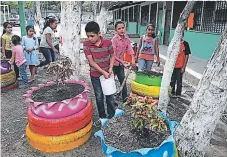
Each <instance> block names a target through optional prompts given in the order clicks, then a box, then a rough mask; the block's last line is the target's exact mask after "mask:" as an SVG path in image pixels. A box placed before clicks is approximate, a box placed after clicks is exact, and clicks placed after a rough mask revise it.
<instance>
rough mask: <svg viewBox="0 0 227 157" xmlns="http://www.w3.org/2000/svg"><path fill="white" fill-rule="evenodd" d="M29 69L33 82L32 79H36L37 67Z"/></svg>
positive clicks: (32, 66) (33, 66) (30, 66)
mask: <svg viewBox="0 0 227 157" xmlns="http://www.w3.org/2000/svg"><path fill="white" fill-rule="evenodd" d="M29 69H30V73H31V80H32V79H34V77H35V72H36V68H35V65H29Z"/></svg>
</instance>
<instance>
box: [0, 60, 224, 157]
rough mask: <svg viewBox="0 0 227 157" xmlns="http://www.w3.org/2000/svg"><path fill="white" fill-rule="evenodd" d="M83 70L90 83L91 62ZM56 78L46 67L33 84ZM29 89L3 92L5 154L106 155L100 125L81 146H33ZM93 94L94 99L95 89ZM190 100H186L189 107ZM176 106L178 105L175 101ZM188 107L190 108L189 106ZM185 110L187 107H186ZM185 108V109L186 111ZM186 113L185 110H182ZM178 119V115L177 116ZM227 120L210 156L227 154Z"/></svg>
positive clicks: (31, 156)
mask: <svg viewBox="0 0 227 157" xmlns="http://www.w3.org/2000/svg"><path fill="white" fill-rule="evenodd" d="M82 63H84V64H83V65H82V69H83V70H82V71H81V72H80V74H82V75H81V78H82V80H84V81H86V82H88V83H89V84H90V78H89V75H88V65H87V64H86V63H85V62H82ZM134 77H135V75H134V74H133V73H132V74H130V76H129V79H128V81H127V83H128V86H129V84H130V82H131V80H132V79H134ZM50 80H54V78H53V77H52V76H49V75H46V74H45V70H40V71H39V73H38V76H37V80H36V81H35V83H33V86H35V85H37V84H39V83H43V82H47V81H50ZM20 83H21V82H20ZM25 92H26V90H25V89H15V90H12V91H9V92H7V93H2V94H1V113H2V114H1V124H2V125H1V153H2V154H1V156H2V157H94V156H96V157H104V154H103V153H102V150H101V144H100V140H99V138H96V137H94V133H95V132H96V131H98V130H99V128H96V127H93V132H92V136H91V137H90V139H89V141H88V142H87V143H86V144H84V145H83V146H80V147H79V148H76V149H73V150H70V151H66V152H61V153H54V154H50V153H43V152H40V151H37V150H35V149H33V148H32V147H31V146H30V145H29V144H27V142H26V136H25V127H26V124H27V118H26V111H27V108H28V104H26V103H24V97H22V95H23V94H25ZM91 98H92V100H93V102H95V101H94V94H93V91H92V93H91ZM186 102H187V101H186ZM187 105H188V103H184V106H186V107H187ZM172 106H173V107H174V106H175V105H172ZM94 108H95V109H94V113H93V121H97V120H98V116H97V109H96V105H94ZM185 109H186V108H185ZM182 110H183V109H182ZM185 111H186V110H185ZM182 112H183V111H182ZM182 115H183V114H182ZM173 119H174V117H173ZM226 128H227V127H226V124H224V123H223V122H220V123H219V124H218V125H217V127H216V130H215V134H214V136H213V138H212V140H211V146H210V147H208V148H207V150H206V152H207V153H208V154H207V155H206V156H207V157H226V154H227V129H226Z"/></svg>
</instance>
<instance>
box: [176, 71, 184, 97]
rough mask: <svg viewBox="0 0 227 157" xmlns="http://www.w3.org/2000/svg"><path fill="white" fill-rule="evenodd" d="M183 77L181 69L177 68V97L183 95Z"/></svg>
mask: <svg viewBox="0 0 227 157" xmlns="http://www.w3.org/2000/svg"><path fill="white" fill-rule="evenodd" d="M182 77H183V73H182V72H181V68H177V74H176V80H177V90H176V95H181V92H182Z"/></svg>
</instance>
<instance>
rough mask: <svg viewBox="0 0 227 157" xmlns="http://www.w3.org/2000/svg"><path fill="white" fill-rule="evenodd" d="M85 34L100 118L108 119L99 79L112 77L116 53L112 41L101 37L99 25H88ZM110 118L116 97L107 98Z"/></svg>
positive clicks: (113, 110)
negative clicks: (102, 76)
mask: <svg viewBox="0 0 227 157" xmlns="http://www.w3.org/2000/svg"><path fill="white" fill-rule="evenodd" d="M85 32H86V34H87V37H88V41H86V42H84V44H83V49H84V53H85V55H86V58H87V60H88V62H89V65H90V76H91V83H92V86H93V88H94V92H95V97H96V104H97V108H98V113H99V117H100V118H106V113H105V108H104V95H103V91H102V87H101V83H100V79H99V77H100V76H101V75H104V77H105V78H106V79H108V78H109V77H110V75H111V74H112V70H113V64H114V60H115V57H114V51H113V47H112V43H111V41H110V40H105V39H103V37H102V36H101V33H100V28H99V25H98V23H96V22H94V21H91V22H89V23H87V25H86V27H85ZM106 103H107V113H108V118H112V117H113V116H114V114H115V108H114V105H115V102H114V95H109V96H106Z"/></svg>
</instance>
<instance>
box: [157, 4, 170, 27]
mask: <svg viewBox="0 0 227 157" xmlns="http://www.w3.org/2000/svg"><path fill="white" fill-rule="evenodd" d="M173 9H174V1H172V9H171V23H170V29H172V28H173ZM157 10H158V9H157ZM156 23H157V22H156Z"/></svg>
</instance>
